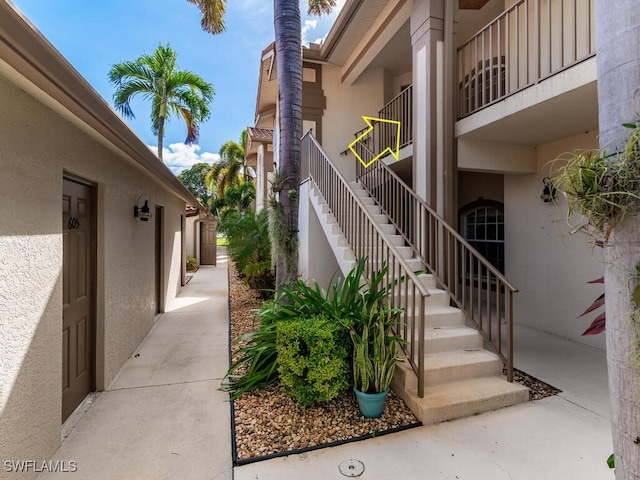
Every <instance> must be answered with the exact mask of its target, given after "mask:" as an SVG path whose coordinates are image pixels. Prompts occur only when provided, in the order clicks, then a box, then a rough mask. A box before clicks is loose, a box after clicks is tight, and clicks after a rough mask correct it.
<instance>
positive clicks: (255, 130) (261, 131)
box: [247, 127, 273, 142]
mask: <svg viewBox="0 0 640 480" xmlns="http://www.w3.org/2000/svg"><path fill="white" fill-rule="evenodd" d="M247 136H248V137H249V138H250V139H251V141H253V142H271V141H273V128H260V127H247Z"/></svg>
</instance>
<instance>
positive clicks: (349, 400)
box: [229, 263, 420, 463]
mask: <svg viewBox="0 0 640 480" xmlns="http://www.w3.org/2000/svg"><path fill="white" fill-rule="evenodd" d="M229 295H230V307H231V338H232V340H233V339H235V338H237V337H238V336H240V335H243V334H245V333H248V332H251V331H254V330H255V329H256V327H257V319H256V318H255V314H256V310H257V309H258V308H259V307H260V306H261V305H262V300H260V299H259V298H258V296H257V294H256V293H255V292H254V291H253V290H251V289H250V288H249V287H247V286H246V285H245V284H244V282H243V281H242V280H241V279H239V278H238V276H237V273H236V269H235V267H234V265H233V264H232V263H230V264H229ZM232 348H233V349H234V350H235V349H236V348H238V346H236V345H233V346H232ZM233 407H234V427H235V453H236V459H235V460H236V461H237V462H241V463H244V462H243V460H244V461H245V462H246V461H247V460H249V461H254V460H258V459H259V457H265V456H271V455H274V454H283V453H285V452H288V453H292V452H294V451H296V450H304V449H309V448H318V447H319V446H321V445H329V444H334V443H336V442H338V443H342V442H345V441H349V440H353V439H358V438H361V437H364V438H368V437H371V436H376V435H382V434H384V433H388V432H390V431H394V430H400V429H404V428H410V427H411V426H418V425H420V423H419V422H418V420H417V419H416V418H415V416H414V415H413V413H411V410H409V408H408V407H407V406H406V405H405V404H404V402H403V401H402V400H401V399H400V398H398V397H397V396H396V395H395V394H394V393H393V392H392V391H390V392H389V395H388V396H387V400H386V402H385V407H384V411H383V413H382V416H381V417H380V418H377V419H367V418H364V417H363V416H361V415H360V411H359V409H358V403H357V401H356V399H355V395H354V394H353V392H346V393H344V394H343V395H342V396H340V397H338V398H336V399H334V400H332V401H331V402H326V403H324V404H321V405H317V406H312V407H305V406H303V405H300V404H298V403H297V402H296V401H295V400H293V399H292V398H290V397H289V396H287V395H285V394H284V393H283V392H282V389H281V387H280V384H279V383H276V384H273V385H270V386H268V387H266V388H263V389H260V390H256V391H253V392H249V393H246V394H244V395H242V396H241V397H240V398H238V399H237V400H235V401H234V402H233Z"/></svg>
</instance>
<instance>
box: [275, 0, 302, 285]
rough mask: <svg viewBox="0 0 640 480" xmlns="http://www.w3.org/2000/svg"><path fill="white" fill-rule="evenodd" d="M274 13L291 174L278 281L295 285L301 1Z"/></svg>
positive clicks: (281, 122)
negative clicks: (284, 238) (285, 240)
mask: <svg viewBox="0 0 640 480" xmlns="http://www.w3.org/2000/svg"><path fill="white" fill-rule="evenodd" d="M273 13H274V27H275V37H276V59H277V65H278V67H277V68H278V109H279V115H278V126H279V135H280V142H279V144H278V162H279V164H280V165H279V166H280V169H281V170H282V171H284V172H286V174H287V176H288V177H289V180H288V181H287V182H286V183H285V186H284V189H283V190H282V191H281V192H280V199H279V200H280V202H281V203H282V207H283V211H284V218H285V224H286V228H287V231H288V236H289V240H288V241H287V243H286V245H284V246H283V248H281V249H279V252H278V259H277V265H278V267H279V268H277V271H276V285H283V284H284V285H289V286H292V287H293V286H294V284H295V282H296V278H297V274H298V193H299V185H300V161H301V160H300V159H301V153H300V152H301V147H300V136H301V135H302V38H301V30H300V29H301V23H300V2H299V0H274V2H273ZM280 267H281V268H280Z"/></svg>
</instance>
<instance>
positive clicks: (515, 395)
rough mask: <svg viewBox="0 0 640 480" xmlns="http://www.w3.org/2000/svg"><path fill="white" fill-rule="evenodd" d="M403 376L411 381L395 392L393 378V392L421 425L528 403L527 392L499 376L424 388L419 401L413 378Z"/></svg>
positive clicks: (410, 372) (410, 371) (408, 372)
mask: <svg viewBox="0 0 640 480" xmlns="http://www.w3.org/2000/svg"><path fill="white" fill-rule="evenodd" d="M399 368H403V369H405V370H406V368H407V367H406V365H402V367H399ZM399 368H398V369H397V372H398V371H399ZM405 373H406V374H407V375H409V376H410V377H412V379H413V380H412V381H410V382H408V385H407V388H406V389H405V390H402V389H399V388H396V385H395V380H396V378H395V377H394V384H393V388H394V391H395V393H396V394H397V395H398V396H399V397H401V398H402V399H403V400H404V402H405V403H406V404H407V406H408V407H409V408H410V409H411V411H412V412H413V413H414V415H416V417H418V419H419V420H420V421H422V423H424V424H425V425H428V424H433V423H438V422H444V421H446V420H452V419H455V418H463V417H468V416H471V415H477V414H479V413H482V412H488V411H491V410H497V409H499V408H504V407H508V406H511V405H517V404H519V403H524V402H527V401H529V389H528V388H526V387H524V386H523V385H520V384H518V383H509V382H507V380H506V378H505V377H503V376H501V375H495V376H490V377H481V378H472V379H466V380H461V381H458V382H451V383H447V384H442V385H435V386H428V387H425V392H424V397H423V398H420V397H418V388H417V387H418V382H417V379H416V377H415V374H414V373H413V371H412V370H409V371H406V372H405Z"/></svg>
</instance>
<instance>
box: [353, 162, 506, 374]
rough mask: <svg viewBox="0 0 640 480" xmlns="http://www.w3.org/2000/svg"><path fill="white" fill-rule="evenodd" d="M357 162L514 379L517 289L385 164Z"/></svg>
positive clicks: (396, 221)
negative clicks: (514, 321)
mask: <svg viewBox="0 0 640 480" xmlns="http://www.w3.org/2000/svg"><path fill="white" fill-rule="evenodd" d="M356 164H357V167H356V177H357V179H358V181H360V182H361V183H362V184H363V186H364V187H365V189H366V190H367V191H368V192H369V194H370V195H371V196H372V197H373V198H374V199H375V201H376V203H377V204H378V206H379V207H380V208H381V209H382V211H383V212H384V213H385V214H386V215H387V216H388V217H389V219H390V221H391V223H392V224H393V225H394V226H395V227H396V229H397V231H398V232H399V233H400V234H401V235H402V236H403V237H404V239H405V241H406V242H407V244H408V245H410V246H411V248H412V249H413V252H414V256H415V257H417V258H420V259H421V260H422V262H423V263H424V264H425V266H426V268H427V270H428V271H429V272H430V273H431V274H433V275H434V276H435V277H436V278H437V279H438V282H439V285H440V286H441V288H443V289H444V290H446V291H447V292H448V293H449V295H450V296H451V299H452V300H453V302H454V303H455V305H456V306H457V307H458V308H460V309H461V310H463V311H464V312H465V314H466V316H467V319H468V320H469V321H471V323H472V324H473V325H474V326H475V327H476V329H477V330H478V331H479V332H480V333H481V334H482V336H483V337H484V339H485V342H486V344H487V345H488V347H489V348H491V350H493V351H494V352H495V353H496V354H497V355H498V356H499V357H500V358H501V359H502V362H503V363H504V365H505V370H506V375H507V380H508V381H510V382H511V381H513V294H514V293H516V292H517V291H518V289H517V288H515V287H514V286H513V285H511V284H510V283H509V281H508V280H507V279H506V278H505V277H504V276H503V275H502V274H501V273H500V271H499V270H498V269H497V268H496V267H494V266H493V265H492V264H491V263H489V261H487V260H486V259H485V258H484V257H483V256H482V255H481V254H480V253H478V251H477V250H476V249H475V248H473V247H472V246H471V245H470V244H469V243H468V242H467V241H466V240H465V239H464V238H463V237H462V236H461V235H460V234H459V233H458V232H457V231H456V230H455V229H454V228H453V227H451V226H450V225H449V224H448V223H446V222H445V221H444V219H442V218H441V217H440V216H438V214H437V213H436V212H435V211H434V210H433V209H432V208H431V207H429V205H427V204H426V203H425V202H424V201H422V199H420V198H419V197H418V196H417V195H416V194H415V193H414V191H413V190H411V188H409V187H408V186H407V185H406V184H405V183H404V182H403V181H402V180H401V179H400V178H399V177H398V176H397V175H396V174H395V173H394V172H393V171H392V170H391V169H390V168H389V167H388V166H387V165H385V164H384V162H375V163H374V164H372V165H371V166H369V167H367V168H365V167H364V166H363V165H362V164H361V163H360V162H356Z"/></svg>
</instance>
